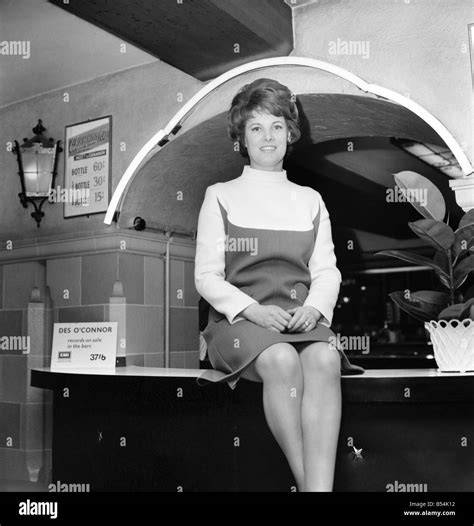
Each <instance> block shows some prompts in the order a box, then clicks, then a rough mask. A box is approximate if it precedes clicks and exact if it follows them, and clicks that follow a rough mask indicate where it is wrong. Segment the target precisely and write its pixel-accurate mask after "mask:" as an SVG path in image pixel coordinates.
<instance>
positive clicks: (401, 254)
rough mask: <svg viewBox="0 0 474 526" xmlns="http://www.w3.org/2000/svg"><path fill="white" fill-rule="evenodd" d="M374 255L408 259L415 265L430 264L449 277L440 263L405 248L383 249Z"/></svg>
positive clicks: (429, 265)
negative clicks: (406, 250)
mask: <svg viewBox="0 0 474 526" xmlns="http://www.w3.org/2000/svg"><path fill="white" fill-rule="evenodd" d="M374 256H391V257H394V258H398V259H401V260H403V261H407V262H408V263H413V264H415V265H422V266H428V267H431V268H433V269H435V270H437V271H438V272H441V273H442V274H444V275H445V276H446V277H449V274H447V273H446V272H445V270H444V269H443V268H442V267H441V266H440V265H437V264H436V263H435V262H434V261H433V260H431V259H429V258H425V257H424V256H419V255H418V254H412V253H411V252H405V251H404V250H382V251H380V252H376V253H375V254H374Z"/></svg>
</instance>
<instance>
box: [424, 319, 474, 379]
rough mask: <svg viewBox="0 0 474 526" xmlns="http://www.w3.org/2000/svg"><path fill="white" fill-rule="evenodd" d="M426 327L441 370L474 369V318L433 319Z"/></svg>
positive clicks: (460, 370) (426, 323)
mask: <svg viewBox="0 0 474 526" xmlns="http://www.w3.org/2000/svg"><path fill="white" fill-rule="evenodd" d="M425 329H426V330H427V331H428V332H429V333H430V339H431V343H432V344H433V352H434V358H435V360H436V363H437V364H438V367H439V370H440V371H441V372H461V373H463V372H466V371H474V320H471V319H467V320H463V321H459V320H450V321H446V320H440V321H435V320H431V321H429V322H425Z"/></svg>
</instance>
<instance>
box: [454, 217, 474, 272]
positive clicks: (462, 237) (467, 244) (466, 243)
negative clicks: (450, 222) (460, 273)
mask: <svg viewBox="0 0 474 526" xmlns="http://www.w3.org/2000/svg"><path fill="white" fill-rule="evenodd" d="M472 247H474V223H473V224H469V225H464V226H463V227H461V228H458V229H457V230H456V232H454V243H453V245H452V247H451V250H452V253H453V257H454V262H456V259H457V258H458V257H459V256H460V255H461V254H464V252H467V251H468V250H469V249H470V248H472Z"/></svg>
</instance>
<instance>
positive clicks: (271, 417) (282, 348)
mask: <svg viewBox="0 0 474 526" xmlns="http://www.w3.org/2000/svg"><path fill="white" fill-rule="evenodd" d="M242 377H243V378H247V379H249V380H254V381H262V382H263V407H264V411H265V417H266V420H267V423H268V426H269V428H270V430H271V432H272V433H273V436H274V437H275V439H276V441H277V442H278V444H279V445H280V447H281V449H282V451H283V453H284V454H285V456H286V458H287V460H288V464H289V465H290V468H291V470H292V472H293V476H294V477H295V480H296V484H297V486H298V490H299V491H304V480H305V473H304V468H303V437H302V428H301V403H302V395H303V372H302V370H301V363H300V359H299V356H298V353H297V351H296V349H295V348H294V347H293V346H292V345H290V344H289V343H285V342H281V343H276V344H274V345H271V346H270V347H268V348H267V349H265V350H264V351H263V352H262V353H261V354H260V355H259V357H258V358H257V359H256V360H255V362H253V363H252V364H251V365H250V366H249V367H248V368H247V369H246V370H245V371H244V373H243V374H242Z"/></svg>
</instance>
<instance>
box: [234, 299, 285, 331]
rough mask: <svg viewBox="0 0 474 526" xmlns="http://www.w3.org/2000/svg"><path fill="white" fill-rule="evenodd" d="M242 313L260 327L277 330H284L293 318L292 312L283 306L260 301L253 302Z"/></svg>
mask: <svg viewBox="0 0 474 526" xmlns="http://www.w3.org/2000/svg"><path fill="white" fill-rule="evenodd" d="M240 315H241V316H243V317H244V318H245V319H247V320H249V321H251V322H253V323H255V324H257V325H260V327H264V328H265V329H270V330H271V331H277V332H282V331H284V330H285V328H286V327H287V325H288V323H289V322H290V320H291V314H289V313H288V312H287V311H286V310H284V309H282V308H281V307H278V306H277V305H260V304H259V303H252V304H251V305H249V306H248V307H247V308H245V309H244V310H243V311H242V312H241V313H240Z"/></svg>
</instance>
